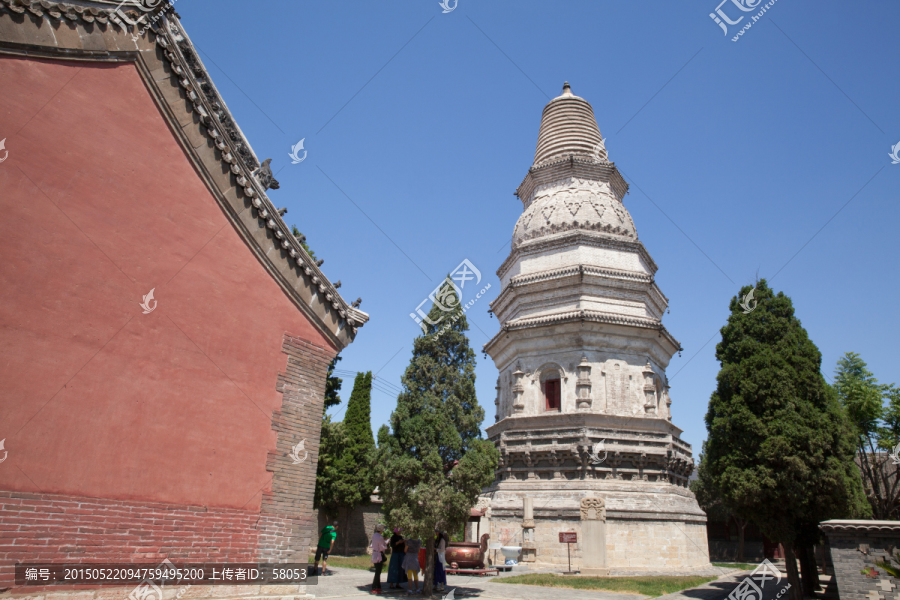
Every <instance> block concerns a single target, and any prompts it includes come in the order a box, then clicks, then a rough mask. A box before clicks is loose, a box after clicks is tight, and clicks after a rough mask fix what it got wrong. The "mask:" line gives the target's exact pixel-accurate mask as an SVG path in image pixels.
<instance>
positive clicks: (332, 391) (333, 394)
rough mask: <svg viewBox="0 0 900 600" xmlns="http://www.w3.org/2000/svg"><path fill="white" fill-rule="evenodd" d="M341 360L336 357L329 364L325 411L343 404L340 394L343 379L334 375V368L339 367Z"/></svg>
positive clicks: (326, 377)
mask: <svg viewBox="0 0 900 600" xmlns="http://www.w3.org/2000/svg"><path fill="white" fill-rule="evenodd" d="M340 360H341V357H340V356H335V357H334V358H333V359H332V361H331V362H330V363H328V374H327V375H326V376H325V405H324V410H328V409H329V408H331V407H332V406H337V405H338V404H340V403H341V397H340V395H339V394H338V392H340V391H341V383H343V379H341V378H340V377H335V375H334V368H335V367H336V366H337V364H338V362H339V361H340Z"/></svg>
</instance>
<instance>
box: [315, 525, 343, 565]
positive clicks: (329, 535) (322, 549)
mask: <svg viewBox="0 0 900 600" xmlns="http://www.w3.org/2000/svg"><path fill="white" fill-rule="evenodd" d="M337 526H338V522H337V521H335V522H333V523H332V524H331V525H326V526H325V527H323V528H322V531H320V532H319V543H318V544H317V545H316V559H315V563H314V564H313V575H318V574H319V559H320V558H321V559H322V575H324V574H325V571H326V570H327V569H328V555H329V554H330V553H331V549H332V548H334V540H336V539H337Z"/></svg>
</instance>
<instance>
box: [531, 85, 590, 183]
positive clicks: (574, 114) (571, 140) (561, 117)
mask: <svg viewBox="0 0 900 600" xmlns="http://www.w3.org/2000/svg"><path fill="white" fill-rule="evenodd" d="M570 154H581V155H593V156H595V157H596V158H597V159H599V161H600V162H605V161H606V158H607V157H606V148H605V147H604V144H603V136H601V135H600V129H599V128H598V127H597V120H596V119H595V118H594V109H593V108H591V105H590V103H589V102H588V101H587V100H585V99H584V98H579V97H578V96H576V95H574V94H572V88H570V87H569V82H568V81H567V82H566V83H565V85H564V86H563V92H562V94H561V95H560V96H557V97H556V98H554V99H553V100H551V101H550V102H549V103H548V104H547V106H545V107H544V113H543V114H542V115H541V129H540V131H539V132H538V142H537V150H536V151H535V153H534V166H538V165H541V164H544V163H546V162H550V161H552V160H554V159H559V158H563V157H566V156H569V155H570Z"/></svg>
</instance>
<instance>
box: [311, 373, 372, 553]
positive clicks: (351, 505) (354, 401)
mask: <svg viewBox="0 0 900 600" xmlns="http://www.w3.org/2000/svg"><path fill="white" fill-rule="evenodd" d="M371 395H372V372H371V371H369V372H368V373H357V375H356V381H355V382H354V384H353V392H352V393H351V394H350V400H348V401H347V414H346V415H345V416H344V421H343V423H330V419H329V418H328V417H326V418H325V424H323V427H322V443H321V444H320V451H319V463H320V468H318V469H317V472H316V493H315V505H316V507H317V508H322V509H324V510H325V512H326V514H329V515H335V514H336V515H337V516H338V518H339V520H340V527H339V528H338V536H339V537H340V539H341V540H342V541H343V551H344V554H346V553H347V552H348V550H349V547H350V516H351V514H352V513H353V511H354V510H355V509H356V507H358V506H363V505H365V504H368V503H369V502H370V499H371V496H372V492H373V491H374V488H375V485H374V483H373V477H372V471H371V469H372V457H373V453H374V451H375V440H374V438H373V436H372V425H371V421H370V413H371V406H370V404H371ZM326 425H327V428H326Z"/></svg>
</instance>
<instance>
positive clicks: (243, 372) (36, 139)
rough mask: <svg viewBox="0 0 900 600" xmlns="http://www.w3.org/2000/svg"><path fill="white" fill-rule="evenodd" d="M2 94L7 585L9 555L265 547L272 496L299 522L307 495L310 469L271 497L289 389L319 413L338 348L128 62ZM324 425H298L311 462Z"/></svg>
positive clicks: (10, 78)
mask: <svg viewBox="0 0 900 600" xmlns="http://www.w3.org/2000/svg"><path fill="white" fill-rule="evenodd" d="M0 89H2V90H3V91H2V94H0V138H3V137H5V138H6V149H7V150H8V151H9V156H8V158H7V160H6V161H5V162H3V163H2V164H0V210H2V211H3V218H2V220H0V281H2V285H0V340H2V343H0V390H2V395H0V439H4V438H5V440H6V442H5V447H6V451H8V456H7V460H5V461H4V462H2V463H0V490H2V492H0V505H2V511H0V582H2V581H3V580H6V579H7V577H8V575H9V570H8V568H7V567H8V565H9V562H8V561H9V560H11V559H15V558H22V557H23V556H25V557H27V558H29V559H30V558H32V557H37V556H40V557H41V558H42V559H43V558H44V557H45V556H46V557H47V558H50V555H52V554H54V552H55V554H56V557H57V558H71V557H72V556H75V555H77V556H80V557H91V556H93V557H100V558H104V559H106V558H109V557H111V556H113V555H115V556H116V557H119V558H123V559H125V558H126V557H127V559H128V560H132V559H136V558H139V557H146V558H150V557H151V556H157V557H158V556H165V555H166V553H167V552H171V553H175V554H178V553H179V552H180V553H182V554H184V553H185V552H186V551H187V549H189V548H191V547H192V546H193V545H196V544H197V543H198V540H202V544H199V545H200V546H203V547H206V546H208V547H209V549H210V552H212V551H213V549H216V548H230V549H231V550H229V552H231V553H232V555H235V556H236V555H237V554H235V553H238V554H241V553H242V552H243V550H247V551H248V552H249V551H250V550H253V551H254V552H256V551H260V549H261V548H263V547H264V546H265V545H266V543H268V542H266V541H265V539H268V538H266V536H265V535H263V534H262V533H260V528H261V527H262V526H260V525H259V521H260V510H261V506H264V505H265V502H266V500H265V499H264V495H265V494H269V496H270V499H269V505H271V506H272V507H274V508H273V510H275V509H278V507H279V506H281V507H282V508H284V507H285V506H286V507H287V508H284V509H283V510H281V509H278V510H279V511H280V512H281V514H282V516H281V517H279V518H284V519H287V520H288V521H289V520H290V519H291V517H292V516H293V517H296V516H297V515H298V514H299V513H297V507H298V506H306V505H309V508H310V509H311V504H312V487H310V486H311V485H312V486H314V476H315V473H314V467H313V472H312V484H310V476H309V474H306V475H304V476H303V477H300V478H299V479H298V480H297V481H298V482H302V485H303V489H302V490H300V491H299V492H295V496H294V497H292V498H291V499H289V501H288V502H287V503H285V502H284V501H279V500H278V498H276V499H275V500H272V498H271V495H272V483H271V482H272V477H273V466H272V458H271V456H270V455H274V454H276V453H283V452H284V448H285V447H286V446H285V443H286V441H284V440H278V446H277V447H276V437H277V434H276V431H275V430H273V426H277V423H276V424H274V425H273V413H275V415H274V416H275V418H276V421H277V420H278V418H280V417H279V416H278V415H279V414H280V413H276V411H282V409H283V403H284V402H287V401H286V400H285V399H283V397H282V393H281V392H280V391H279V389H276V384H277V382H278V381H279V374H283V373H285V371H286V369H287V370H288V375H289V378H290V369H289V368H288V367H289V361H291V360H293V361H294V363H295V364H296V365H301V367H302V368H300V370H304V369H305V370H306V372H305V373H304V374H302V376H301V375H298V377H297V379H296V384H295V385H297V386H299V387H303V388H304V391H302V392H301V393H299V396H300V400H302V401H305V402H307V403H313V404H315V402H316V400H317V398H318V403H319V405H318V411H319V412H318V414H319V415H320V414H321V391H323V390H324V374H325V368H326V365H327V363H328V361H329V360H330V358H331V357H332V356H333V355H334V353H335V348H333V347H332V346H331V345H330V344H329V342H328V341H327V340H326V339H325V338H324V337H323V336H322V335H321V334H320V333H319V332H318V330H317V329H315V327H314V326H313V325H312V324H311V323H310V322H309V321H308V320H307V318H306V317H305V316H304V315H303V314H302V313H301V312H300V310H299V309H298V308H297V307H296V306H295V305H294V304H293V303H292V302H291V301H290V299H289V298H288V297H287V296H286V295H285V294H284V292H283V291H282V290H281V288H280V287H279V286H278V284H277V283H276V282H275V281H274V280H273V279H272V277H271V276H270V275H269V274H268V273H267V272H266V271H265V270H264V268H263V267H262V265H261V264H260V263H259V261H258V260H257V259H256V258H255V256H254V255H253V254H252V253H251V251H250V249H249V248H248V247H247V245H246V244H245V243H244V241H243V240H242V239H241V238H240V237H239V235H238V234H237V232H236V231H235V229H234V228H233V226H232V225H231V224H230V222H229V221H228V220H227V219H226V216H225V215H224V214H223V212H222V210H221V209H220V207H219V205H218V204H217V202H216V200H215V198H214V197H213V196H212V195H211V194H210V192H209V190H208V189H207V187H206V186H205V185H204V183H203V181H202V180H201V179H200V178H199V176H198V174H197V173H196V171H195V169H194V167H193V165H192V164H191V163H190V161H189V159H188V157H187V156H186V155H185V153H184V151H183V150H182V148H181V146H180V145H179V143H178V141H177V139H176V138H175V137H174V135H173V134H172V132H171V131H170V129H169V127H168V125H167V124H166V122H165V121H164V119H163V117H162V115H161V114H160V112H159V110H158V109H157V107H156V105H155V103H154V101H153V99H152V97H151V96H150V94H149V92H148V90H147V88H146V86H145V85H144V83H143V81H142V80H141V78H140V76H139V74H138V72H137V69H136V67H135V66H134V65H133V64H120V65H106V64H97V63H89V62H64V61H45V60H30V59H20V58H10V57H0ZM154 288H155V292H154V297H155V300H156V302H158V304H157V305H156V309H155V310H154V311H153V312H151V313H149V314H143V310H142V308H141V307H140V302H141V301H142V297H143V296H144V295H145V294H147V293H148V292H150V290H151V289H154ZM285 334H287V335H289V336H293V337H292V338H291V339H294V340H296V341H295V343H294V345H295V346H298V345H299V346H300V347H302V348H303V351H302V352H300V351H297V352H292V351H291V350H290V348H288V349H287V350H286V349H285V347H287V346H288V345H289V344H287V342H285V341H284V340H285V338H284V336H285ZM283 344H284V347H283ZM286 353H287V354H288V356H285V354H286ZM295 370H296V369H295ZM304 386H305V387H304ZM319 388H321V390H320V389H319ZM295 395H297V394H295ZM286 396H287V394H285V397H286ZM300 400H298V402H300ZM298 406H299V405H298ZM295 408H296V407H295ZM308 410H313V411H314V407H313V406H309V408H308ZM295 412H297V413H298V414H300V413H302V410H300V409H299V408H298V409H297V410H296V411H295ZM314 412H315V411H314ZM298 418H299V417H298ZM297 423H300V421H296V423H295V425H296V424H297ZM317 424H318V419H309V420H308V422H306V421H304V422H303V423H300V426H301V430H302V431H303V432H304V433H305V434H307V435H309V437H310V441H311V442H312V444H310V443H308V444H307V449H315V448H317V447H318V435H319V432H318V430H317V428H316V425H317ZM287 447H288V448H289V446H287ZM311 447H312V448H311ZM0 458H2V454H0ZM310 458H311V460H310V463H312V464H313V465H314V464H315V463H314V457H313V453H311V456H310ZM274 470H275V471H277V468H276V469H274ZM307 488H308V489H307ZM279 493H280V492H279ZM276 495H277V494H276ZM282 495H283V494H282ZM279 497H280V496H279ZM92 499H94V500H92ZM279 502H280V504H279ZM165 507H168V508H165ZM263 512H266V511H265V510H264V511H263ZM251 517H252V518H251ZM310 517H311V515H310ZM302 518H303V519H306V515H304V516H303V517H302ZM276 520H277V519H276ZM263 525H265V524H263ZM284 525H285V524H284V523H281V524H276V525H275V527H276V528H278V527H282V526H284ZM288 526H289V523H288ZM304 526H305V525H304ZM111 535H120V536H122V537H121V538H120V539H121V541H122V543H118V542H116V543H111V542H110V539H109V536H111ZM251 538H252V539H251ZM257 538H259V539H257ZM264 538H265V539H264ZM23 544H24V545H23ZM91 547H93V548H94V550H91V549H90V548H91ZM59 548H63V549H65V548H79V549H80V550H79V551H78V552H76V553H75V555H73V554H71V553H69V552H66V551H65V550H58V549H59ZM86 548H87V550H86ZM142 549H143V550H142ZM57 550H58V551H57ZM144 550H146V551H144ZM32 551H33V552H34V554H32ZM201 554H203V552H202V551H201V552H198V555H197V558H207V559H208V558H213V556H212V555H209V556H202V557H201V556H200V555H201ZM251 554H253V553H251ZM145 555H146V556H145ZM254 555H255V554H254ZM0 587H2V586H0Z"/></svg>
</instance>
